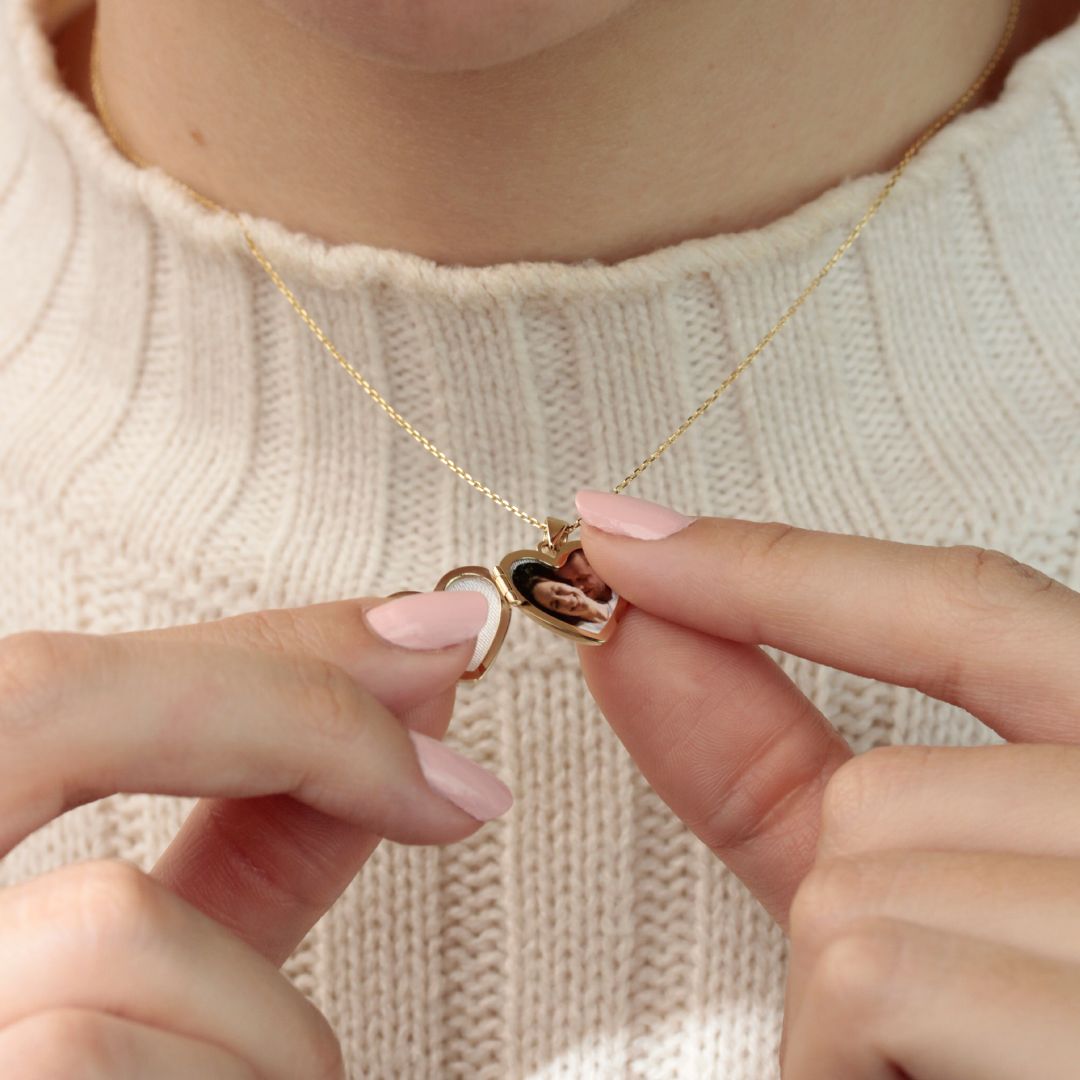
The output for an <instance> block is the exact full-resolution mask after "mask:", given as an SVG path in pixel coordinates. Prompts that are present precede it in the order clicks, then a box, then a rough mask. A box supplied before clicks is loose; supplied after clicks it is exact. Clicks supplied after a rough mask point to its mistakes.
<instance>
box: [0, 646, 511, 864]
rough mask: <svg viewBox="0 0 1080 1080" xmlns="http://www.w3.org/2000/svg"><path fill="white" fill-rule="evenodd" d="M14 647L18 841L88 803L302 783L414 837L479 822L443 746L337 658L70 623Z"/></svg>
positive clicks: (0, 819)
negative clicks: (438, 772) (408, 726)
mask: <svg viewBox="0 0 1080 1080" xmlns="http://www.w3.org/2000/svg"><path fill="white" fill-rule="evenodd" d="M0 646H2V650H0V670H2V671H4V672H5V673H6V677H4V676H0V685H5V686H6V691H5V692H0V731H2V732H3V734H4V756H3V758H2V760H0V781H2V783H0V846H2V850H7V849H8V848H10V846H11V845H12V844H14V843H15V842H17V841H18V840H19V839H21V838H22V836H24V835H26V833H28V832H30V831H32V829H34V828H36V827H37V826H39V825H41V824H43V823H44V822H45V821H48V820H49V819H50V818H52V817H54V816H56V814H58V813H60V812H62V811H63V810H64V809H65V808H67V807H69V806H71V805H73V804H74V803H76V802H78V801H86V800H87V799H90V798H100V797H101V796H103V795H107V794H111V793H113V792H117V791H144V792H151V793H156V794H185V795H192V794H200V795H209V796H217V797H223V796H227V797H233V798H236V797H252V796H260V795H270V794H282V793H288V794H292V795H294V796H296V797H297V798H298V799H299V800H300V801H301V802H306V803H308V804H309V805H311V806H313V807H314V808H315V809H317V810H320V811H322V812H323V813H326V814H330V815H331V816H334V817H340V818H343V819H345V820H347V821H350V822H352V823H354V824H359V825H362V826H364V827H365V828H367V829H369V830H371V831H373V832H376V833H378V834H379V835H382V836H388V837H390V838H392V839H396V840H400V841H403V842H407V843H445V842H448V841H451V840H457V839H460V838H461V837H463V836H466V835H468V834H469V833H470V832H472V831H475V829H476V827H477V822H478V818H477V816H476V814H475V813H474V812H470V813H466V812H465V811H463V810H461V809H458V807H457V806H455V805H453V804H452V803H450V802H448V801H447V800H446V799H444V798H442V797H441V796H440V795H437V794H436V793H435V791H434V790H432V788H431V787H429V785H428V783H426V782H425V780H424V773H423V771H422V768H421V762H420V761H419V760H418V757H417V752H418V749H419V750H420V751H421V752H424V753H426V754H428V755H429V756H430V755H431V753H433V752H437V751H436V749H435V748H436V747H437V744H433V743H431V742H430V740H429V741H428V743H427V744H424V742H423V739H422V737H417V738H419V740H420V741H419V742H418V741H417V740H416V739H410V737H409V735H408V733H407V732H406V730H405V728H404V726H403V725H402V724H401V723H400V722H399V721H398V720H397V719H396V718H395V717H394V716H392V715H391V714H390V713H389V712H388V711H387V710H386V709H385V707H383V706H382V705H381V704H379V703H378V702H377V701H375V699H374V698H373V697H371V695H370V694H368V693H367V692H366V691H364V690H362V689H361V688H359V687H358V686H357V685H356V684H355V683H354V682H353V681H352V680H351V679H349V678H348V677H347V676H346V675H345V674H344V673H343V672H342V671H341V670H340V669H339V668H336V667H333V666H331V665H328V664H326V663H325V662H322V661H318V660H312V659H309V658H305V657H286V656H281V655H276V654H273V653H269V652H264V651H257V650H251V649H243V648H238V647H235V646H233V647H227V646H221V645H211V644H208V643H205V642H195V641H173V642H152V641H147V640H145V639H134V638H128V639H125V638H119V637H116V638H91V637H85V636H79V635H64V634H60V635H44V634H31V635H20V636H18V637H16V638H9V639H5V640H4V642H2V643H0ZM414 745H415V747H416V748H414ZM457 764H458V766H460V768H461V769H463V770H465V772H464V774H463V775H464V780H465V782H466V783H469V782H472V785H473V789H474V791H475V792H476V793H478V794H479V795H480V796H483V794H484V792H485V790H486V791H487V794H488V795H489V796H490V794H491V792H490V785H491V784H492V783H494V784H496V785H497V786H498V787H500V788H501V785H498V783H497V781H494V778H493V777H490V775H489V774H487V773H485V772H484V771H483V770H481V769H479V768H478V767H476V766H472V767H471V771H470V770H469V765H470V763H468V762H467V761H466V759H464V758H460V756H458V758H457ZM429 775H431V772H430V770H429ZM485 785H487V787H485ZM502 791H503V794H505V795H507V796H508V793H505V789H502ZM455 797H456V796H455ZM480 801H481V802H483V798H482V797H481V800H480ZM488 804H489V805H490V798H489V799H488ZM508 805H509V804H508V802H506V803H505V804H504V805H502V806H501V809H502V810H505V809H506V807H507V806H508ZM473 810H476V807H474V808H473ZM494 812H501V810H497V809H496V810H495V811H494ZM492 816H494V814H493V815H492Z"/></svg>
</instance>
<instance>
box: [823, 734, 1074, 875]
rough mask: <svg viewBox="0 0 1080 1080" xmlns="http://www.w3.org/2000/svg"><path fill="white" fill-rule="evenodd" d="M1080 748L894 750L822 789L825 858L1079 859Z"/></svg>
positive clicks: (855, 765)
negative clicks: (962, 854)
mask: <svg viewBox="0 0 1080 1080" xmlns="http://www.w3.org/2000/svg"><path fill="white" fill-rule="evenodd" d="M1078 821H1080V748H1078V747H1075V746H1024V745H1018V746H981V747H970V748H964V749H960V748H957V747H924V746H890V747H882V748H880V749H877V750H871V751H870V752H869V753H867V754H860V755H859V756H858V757H857V758H853V759H852V760H851V761H849V762H848V763H847V764H846V765H844V767H843V768H842V769H840V770H838V771H837V772H836V773H835V774H834V775H833V777H832V779H831V780H830V782H829V785H828V787H827V788H826V789H825V798H824V802H823V805H822V812H821V834H820V837H819V846H818V853H819V856H820V857H823V858H835V857H839V856H855V855H859V854H862V853H864V852H871V851H890V850H891V851H897V850H905V849H906V850H921V851H1013V852H1017V853H1025V854H1028V855H1058V856H1063V857H1069V858H1080V831H1078V830H1077V827H1076V823H1077V822H1078Z"/></svg>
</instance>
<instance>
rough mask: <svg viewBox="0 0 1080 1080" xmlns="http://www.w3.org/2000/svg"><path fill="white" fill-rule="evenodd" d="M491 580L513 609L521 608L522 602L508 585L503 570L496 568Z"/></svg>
mask: <svg viewBox="0 0 1080 1080" xmlns="http://www.w3.org/2000/svg"><path fill="white" fill-rule="evenodd" d="M491 579H492V581H494V582H495V588H496V589H498V590H499V595H500V596H501V597H502V598H503V600H505V601H506V602H507V603H508V604H509V605H510V606H511V607H521V601H520V600H519V599H518V598H517V597H516V596H515V595H514V592H513V590H512V589H511V588H510V585H509V584H508V583H507V580H506V578H505V577H504V576H503V572H502V568H501V567H499V566H496V567H494V568H493V569H492V571H491Z"/></svg>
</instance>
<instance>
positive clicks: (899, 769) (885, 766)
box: [818, 746, 929, 854]
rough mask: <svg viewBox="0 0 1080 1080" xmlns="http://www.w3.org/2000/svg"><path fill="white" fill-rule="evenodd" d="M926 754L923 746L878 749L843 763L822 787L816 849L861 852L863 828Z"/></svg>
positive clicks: (877, 814)
mask: <svg viewBox="0 0 1080 1080" xmlns="http://www.w3.org/2000/svg"><path fill="white" fill-rule="evenodd" d="M928 753H929V751H928V749H927V748H926V747H917V746H881V747H876V748H875V749H873V750H869V751H867V752H866V753H865V754H860V755H859V756H858V757H854V758H851V759H850V760H849V761H846V762H844V764H843V765H841V766H840V768H839V769H837V770H836V772H834V773H833V775H832V776H831V777H830V778H829V782H828V784H826V785H825V792H824V794H823V796H822V800H821V831H820V834H819V840H818V846H819V850H821V851H824V852H827V853H830V854H843V853H847V852H851V851H855V850H861V849H862V848H863V847H864V844H863V843H861V842H860V841H861V838H862V837H863V834H864V832H865V831H866V829H867V827H868V826H870V825H872V824H873V822H874V821H875V819H876V818H877V817H879V815H880V813H881V810H882V807H883V806H884V805H885V804H886V803H888V801H889V800H890V799H891V798H892V797H893V795H894V794H895V792H896V791H897V790H898V789H902V788H903V786H904V784H905V783H906V778H907V777H909V776H910V774H911V771H912V769H913V768H916V767H919V766H921V765H922V763H923V761H924V760H925V758H926V757H927V755H928Z"/></svg>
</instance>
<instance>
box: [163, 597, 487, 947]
mask: <svg viewBox="0 0 1080 1080" xmlns="http://www.w3.org/2000/svg"><path fill="white" fill-rule="evenodd" d="M434 595H441V594H434ZM469 595H471V594H469ZM372 606H373V605H372V602H370V601H346V602H341V603H331V604H320V605H316V606H313V607H309V608H299V609H292V610H285V611H265V612H259V613H256V614H254V615H244V616H238V617H236V618H234V619H225V620H222V621H220V622H216V623H207V624H201V625H197V626H190V627H179V628H176V629H172V630H166V631H162V632H160V633H161V635H162V636H164V637H167V638H177V639H199V638H206V639H207V640H213V641H220V642H222V643H224V644H235V645H246V646H250V647H255V648H266V649H273V650H278V651H281V652H304V653H307V654H310V655H312V656H317V657H319V658H321V659H323V660H326V661H327V662H329V663H332V664H336V665H338V666H339V667H341V668H342V670H344V671H346V672H347V673H348V674H349V676H350V677H351V678H353V679H354V680H355V681H356V682H358V683H359V684H360V685H362V686H364V687H365V689H367V690H369V692H371V693H372V696H374V697H375V698H376V699H377V700H379V701H381V702H382V704H384V705H385V706H386V707H387V708H389V709H391V710H392V711H394V712H396V713H397V714H398V715H399V716H400V717H401V719H402V720H403V721H404V722H405V724H406V726H408V727H409V728H410V729H411V730H414V731H418V732H420V733H422V734H424V735H428V736H431V737H432V738H442V736H443V735H444V734H445V732H446V728H447V726H448V725H449V722H450V716H451V712H452V710H453V704H454V682H456V680H457V678H458V677H459V676H460V674H461V671H462V668H463V666H464V663H466V662H467V660H468V652H467V648H465V649H462V648H458V649H455V648H453V647H450V648H443V649H441V650H438V651H437V652H435V653H430V652H428V653H426V654H425V653H418V652H417V651H416V650H415V649H404V648H388V647H387V646H386V644H385V642H384V641H383V639H381V638H379V637H378V636H376V635H374V634H372V633H371V631H370V629H369V624H368V621H367V619H366V617H365V612H368V611H370V610H371V608H372ZM451 630H453V628H451ZM155 633H157V632H155ZM451 636H454V635H453V633H451ZM411 640H412V641H413V643H415V634H414V637H413V638H412V639H411ZM428 640H430V636H429V638H428ZM447 686H449V688H448V689H446V688H445V687H447ZM379 839H380V838H379V837H378V836H377V835H376V834H375V833H373V832H371V831H369V830H367V829H365V828H363V827H362V826H359V825H355V824H352V823H351V822H348V821H343V820H340V819H338V818H334V817H331V816H330V815H328V814H324V813H321V812H320V811H318V810H315V809H313V808H312V807H310V806H305V805H303V804H301V803H299V802H297V801H296V800H294V799H292V798H289V797H281V796H269V797H266V798H263V799H244V800H233V799H204V800H202V801H200V803H199V804H198V805H197V806H196V808H195V809H194V811H192V813H191V814H190V815H189V816H188V817H187V819H186V820H185V822H184V824H183V826H182V827H181V829H180V831H179V833H178V834H177V835H176V836H175V837H174V838H173V841H172V843H171V844H170V845H169V847H168V849H167V850H166V851H165V853H164V855H163V856H162V858H161V859H160V860H159V861H158V863H157V865H156V866H155V867H154V870H153V876H154V877H155V878H157V880H159V881H161V882H162V883H163V884H165V885H166V886H168V887H169V888H170V889H172V890H173V891H174V892H175V893H176V894H177V895H179V896H181V897H183V898H184V899H185V900H187V901H188V903H190V904H192V905H194V906H195V907H197V908H198V909H199V910H200V911H202V912H204V913H205V914H207V915H209V916H210V917H211V918H212V919H214V920H215V921H216V922H219V923H220V924H221V925H223V926H227V927H228V928H229V929H231V930H232V931H233V932H234V933H236V934H238V935H239V936H240V937H241V938H242V939H243V940H244V941H246V942H247V943H248V944H250V945H251V946H252V947H253V948H255V949H256V950H258V951H259V952H261V953H262V954H263V955H264V956H266V957H267V958H268V959H270V960H272V961H273V962H274V963H277V964H281V963H283V962H284V961H285V960H286V959H287V958H288V957H289V956H290V955H291V954H292V952H293V950H294V949H295V948H296V946H297V945H298V944H299V943H300V941H301V940H303V937H304V935H305V934H306V933H307V932H308V930H310V929H311V927H312V926H314V925H315V923H316V922H317V921H318V920H319V919H320V918H321V917H322V915H323V914H324V913H325V912H326V911H327V910H328V909H329V908H330V906H331V905H332V904H333V903H334V901H335V900H337V898H338V897H339V896H340V895H341V893H342V892H343V891H344V889H345V887H346V886H347V885H348V884H349V882H350V881H352V879H353V878H354V877H355V876H356V874H357V873H358V872H359V871H360V869H361V867H362V866H363V865H364V863H365V862H366V861H367V860H368V858H370V856H371V854H372V852H373V851H374V850H375V848H376V847H377V846H378V843H379Z"/></svg>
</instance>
